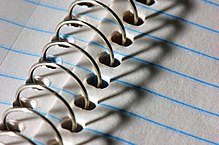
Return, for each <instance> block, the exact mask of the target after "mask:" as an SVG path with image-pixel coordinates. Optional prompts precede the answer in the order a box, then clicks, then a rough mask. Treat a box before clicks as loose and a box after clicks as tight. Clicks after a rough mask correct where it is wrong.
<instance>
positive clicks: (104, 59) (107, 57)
mask: <svg viewBox="0 0 219 145" xmlns="http://www.w3.org/2000/svg"><path fill="white" fill-rule="evenodd" d="M99 61H100V63H102V64H104V65H106V66H109V67H117V66H119V65H120V61H119V60H118V59H116V58H115V61H114V63H113V65H112V66H110V55H109V54H108V53H106V52H102V53H101V54H100V57H99Z"/></svg>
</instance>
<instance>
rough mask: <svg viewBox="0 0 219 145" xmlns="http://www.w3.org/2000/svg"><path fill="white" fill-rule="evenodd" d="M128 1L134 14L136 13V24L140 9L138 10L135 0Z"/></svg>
mask: <svg viewBox="0 0 219 145" xmlns="http://www.w3.org/2000/svg"><path fill="white" fill-rule="evenodd" d="M128 1H129V4H130V6H131V8H132V11H133V15H134V24H135V25H136V24H137V23H138V10H137V8H136V6H135V3H134V1H133V0H128Z"/></svg>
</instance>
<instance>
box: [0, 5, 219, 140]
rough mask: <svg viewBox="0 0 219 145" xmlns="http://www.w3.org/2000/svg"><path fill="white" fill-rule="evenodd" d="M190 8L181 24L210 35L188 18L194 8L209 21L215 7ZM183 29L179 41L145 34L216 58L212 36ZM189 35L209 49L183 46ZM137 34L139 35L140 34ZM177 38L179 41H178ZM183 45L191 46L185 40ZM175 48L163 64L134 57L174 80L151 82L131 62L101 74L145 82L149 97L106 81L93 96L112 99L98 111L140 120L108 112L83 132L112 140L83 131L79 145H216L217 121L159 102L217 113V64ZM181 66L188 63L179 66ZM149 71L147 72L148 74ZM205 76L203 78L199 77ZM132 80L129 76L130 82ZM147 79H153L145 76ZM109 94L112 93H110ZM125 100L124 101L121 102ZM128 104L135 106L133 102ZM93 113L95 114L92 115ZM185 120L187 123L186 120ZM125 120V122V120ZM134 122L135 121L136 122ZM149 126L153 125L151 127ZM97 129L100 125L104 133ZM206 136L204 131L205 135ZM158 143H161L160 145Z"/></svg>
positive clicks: (138, 65) (198, 45)
mask: <svg viewBox="0 0 219 145" xmlns="http://www.w3.org/2000/svg"><path fill="white" fill-rule="evenodd" d="M159 3H161V2H159ZM159 3H157V4H156V5H154V6H152V7H151V8H155V9H157V10H162V8H161V7H160V6H161V5H162V7H164V8H165V6H167V7H168V6H169V5H168V4H170V5H172V4H171V3H167V4H160V5H158V4H159ZM176 3H177V2H176ZM194 3H195V4H193V5H195V6H196V8H193V9H192V10H193V11H194V12H191V13H192V14H188V15H186V16H184V18H185V19H186V20H187V19H188V20H190V21H191V22H193V21H195V22H196V21H197V23H200V24H202V25H204V26H207V27H209V28H212V29H213V28H214V27H215V25H214V24H215V23H214V22H212V23H210V24H206V23H207V22H209V19H207V18H209V17H206V19H207V20H205V21H204V19H203V20H202V19H201V20H202V21H203V22H202V21H198V18H197V19H195V18H194V19H193V17H192V15H195V14H197V15H199V14H200V11H199V10H200V9H199V7H198V6H200V7H204V8H206V9H205V10H206V11H209V13H208V14H209V15H211V18H212V17H213V16H214V15H215V13H213V12H214V11H215V7H211V6H210V5H208V4H207V3H201V2H200V1H195V2H194ZM116 4H118V3H115V5H116ZM115 5H114V4H113V5H111V7H112V8H113V7H116V6H115ZM59 6H60V5H58V6H57V7H59ZM177 6H178V5H176V6H175V7H174V8H177ZM179 7H180V6H179ZM139 9H140V8H139ZM140 10H141V9H140ZM172 11H174V12H177V11H180V12H181V11H183V10H174V9H172ZM211 11H212V13H210V12H211ZM145 12H148V15H150V11H146V10H144V9H143V10H142V13H143V15H144V14H145ZM152 12H153V11H152ZM152 12H151V14H154V13H152ZM165 12H168V14H169V13H170V14H174V15H176V16H178V15H177V14H178V13H174V12H171V11H165ZM188 12H189V11H188ZM195 12H196V13H195ZM183 13H185V10H184V11H183ZM145 15H147V14H145ZM120 16H121V15H120ZM165 16H166V15H159V16H156V17H154V19H152V18H153V17H152V18H151V20H150V19H148V24H149V25H150V22H153V20H154V21H156V19H157V21H159V22H160V23H162V21H161V20H163V19H165V18H166V17H165ZM202 16H203V15H202ZM180 17H181V16H180ZM155 18H156V19H155ZM215 18H216V16H215ZM160 19H161V20H160ZM213 20H215V21H216V20H217V19H213ZM167 22H168V21H167ZM180 22H181V21H180ZM155 24H156V23H153V24H151V25H150V26H149V25H148V27H147V29H144V30H145V31H146V30H151V27H152V28H153V27H154V26H155ZM170 24H171V23H170ZM182 24H184V22H182ZM145 25H146V24H145ZM104 26H105V23H103V25H101V26H100V29H103V31H104V32H105V33H106V34H107V32H106V29H105V28H101V27H104ZM112 26H113V25H112ZM142 27H143V26H142ZM185 27H186V28H185V29H188V30H184V32H186V33H180V34H181V35H179V34H177V36H175V37H174V39H173V40H172V39H171V38H169V37H168V36H170V35H167V34H168V33H167V34H166V31H167V32H169V31H170V30H169V31H168V30H165V29H167V28H163V29H164V30H163V29H158V30H157V31H155V32H154V33H149V34H153V35H152V36H157V37H158V36H159V37H158V38H164V39H165V40H166V39H167V40H169V41H170V40H171V41H170V42H172V41H174V44H180V47H179V48H181V49H182V47H181V45H182V46H186V47H188V48H193V49H194V50H196V49H197V51H200V52H203V53H206V54H209V55H212V56H214V57H217V56H218V55H217V54H218V51H217V49H216V48H217V45H218V44H217V43H216V41H214V40H216V38H217V37H216V36H217V35H216V36H215V34H214V33H213V34H212V33H209V31H207V32H205V31H206V30H202V29H201V28H199V27H198V28H197V27H196V26H193V25H191V26H190V24H186V26H185ZM112 28H114V27H112ZM116 28H117V27H115V29H116ZM117 29H118V28H117ZM134 29H137V28H135V27H134ZM141 29H143V28H141ZM193 29H194V30H196V31H194V32H196V33H198V32H199V33H204V34H202V35H198V34H196V35H195V34H193V35H192V34H190V35H191V36H190V37H189V38H194V36H196V37H195V38H194V39H196V38H197V36H199V38H206V37H201V36H203V35H204V36H208V37H207V38H209V37H210V38H211V40H212V41H213V42H212V43H211V44H212V45H209V44H208V43H199V42H204V41H205V39H202V41H200V40H199V41H197V42H195V41H194V42H193V41H185V40H184V39H186V36H187V35H186V34H188V33H189V32H190V33H192V32H193ZM200 29H201V30H200ZM214 29H215V28H214ZM113 30H114V29H113ZM137 30H140V28H139V29H137ZM177 30H178V29H177ZM163 31H164V32H165V33H164V32H163ZM146 32H148V31H146ZM171 32H172V31H171ZM174 32H175V31H174ZM130 33H131V32H130ZM169 33H170V32H169ZM172 33H173V32H172ZM172 33H171V34H172ZM177 33H179V32H177ZM131 34H132V33H131ZM165 34H166V35H165ZM132 35H133V36H136V34H135V33H133V34H132ZM188 35H189V34H188ZM183 36H184V37H183ZM181 37H182V38H184V39H182V38H181ZM152 38H154V37H152ZM197 39H198V38H197ZM137 40H138V41H136V42H135V43H139V45H140V44H145V42H148V43H149V44H150V43H155V44H156V43H158V42H156V41H154V40H153V39H152V40H151V38H147V39H146V38H141V39H137ZM188 40H191V39H188ZM151 41H152V42H151ZM206 41H207V40H206ZM189 42H190V43H189ZM100 43H101V42H100ZM149 44H147V45H149ZM169 44H172V43H167V44H166V41H165V44H164V46H165V48H166V47H168V48H169V47H170V46H169ZM147 45H146V46H144V47H139V48H138V47H137V48H136V47H135V48H134V49H131V46H130V49H129V51H130V52H129V51H127V50H124V52H123V51H121V49H119V47H118V48H115V46H114V48H115V49H116V50H115V51H118V52H122V53H125V54H128V55H129V54H135V53H136V52H139V51H138V49H139V50H140V51H141V50H142V51H144V50H145V47H146V48H147V47H148V46H147ZM166 45H167V46H166ZM133 46H134V44H133ZM152 46H153V47H157V48H158V49H159V47H161V46H160V44H159V43H158V44H157V45H152ZM162 46H163V45H162ZM171 46H172V45H171ZM175 46H176V45H173V46H172V47H173V48H171V49H173V51H172V52H171V54H168V55H167V57H164V58H163V59H161V58H162V57H161V58H160V57H159V55H158V57H155V56H157V54H156V53H159V51H156V50H154V51H153V50H151V51H152V52H150V53H152V54H153V55H152V54H150V53H149V54H150V55H149V54H148V53H143V52H142V51H141V53H140V54H139V55H137V56H136V57H138V58H140V59H146V61H150V62H152V64H151V63H149V65H152V66H157V65H154V64H159V66H160V65H161V66H165V67H167V68H170V69H171V70H177V72H180V73H182V74H184V75H181V74H177V73H175V74H173V73H171V71H169V72H166V70H167V69H162V70H161V71H160V72H159V73H158V74H159V75H156V77H152V78H153V79H152V78H149V77H147V76H146V77H145V73H146V72H148V70H147V67H144V66H145V65H142V64H141V63H139V62H135V61H134V60H131V58H129V59H128V58H126V59H124V60H123V62H122V64H121V66H119V67H118V68H116V69H115V71H114V72H113V74H110V75H109V73H107V72H104V73H105V75H106V76H107V75H109V76H111V77H112V78H114V77H116V76H123V77H120V78H119V79H120V80H122V81H124V80H125V81H126V82H128V83H131V84H134V85H137V86H143V87H145V86H144V85H145V84H144V83H145V82H146V87H147V88H149V89H150V90H153V92H151V91H149V90H148V91H147V92H148V93H147V96H146V98H147V99H148V100H146V102H145V99H144V98H145V91H144V89H140V90H139V89H134V88H131V89H130V88H129V87H127V88H125V87H124V85H123V84H121V85H120V84H116V83H118V82H116V80H117V79H116V80H115V81H112V83H111V84H110V86H109V87H108V88H107V89H105V90H108V91H109V92H107V91H104V95H100V94H98V93H97V94H98V96H97V97H99V96H102V97H103V98H107V96H110V95H108V94H115V97H113V98H112V99H108V100H106V101H103V102H102V103H104V104H103V105H105V106H107V105H106V104H108V105H111V106H116V105H117V106H116V107H118V108H123V109H124V110H128V111H130V112H132V113H136V114H139V115H141V116H138V115H136V114H135V115H134V116H136V118H135V117H126V118H125V116H126V115H124V116H122V117H120V113H117V111H118V109H117V108H114V110H116V109H117V111H116V113H115V114H112V115H111V116H110V115H106V116H107V117H103V119H100V121H96V122H94V123H93V124H90V125H88V127H89V128H94V129H95V130H97V131H99V133H101V132H103V133H105V134H102V135H113V136H108V137H105V136H99V138H98V139H96V138H95V137H96V134H95V133H91V132H89V130H87V131H84V132H81V133H80V134H82V135H83V136H85V137H87V138H88V139H87V138H83V139H84V140H85V141H86V139H87V140H88V141H89V140H92V138H94V139H93V140H92V141H93V142H92V141H91V142H88V143H94V144H95V143H100V141H102V142H104V143H107V142H112V141H113V142H116V143H118V144H122V143H127V142H124V140H125V141H126V140H128V141H130V142H128V143H139V144H140V143H142V142H143V143H142V144H144V143H145V142H146V141H148V144H153V143H154V144H157V143H158V141H160V143H161V144H170V143H175V142H176V141H178V142H179V143H181V144H189V143H193V144H195V143H196V144H206V141H207V140H209V141H212V142H213V143H215V144H216V142H217V140H216V139H217V138H218V137H217V135H215V134H216V131H215V130H216V129H217V126H218V125H217V124H216V122H217V117H214V116H211V115H207V114H205V113H200V112H198V111H196V110H197V109H194V110H193V109H188V108H186V107H185V108H184V106H185V105H184V106H180V105H177V102H175V103H172V102H171V101H170V102H169V101H166V100H162V98H165V96H167V97H171V98H174V99H177V100H180V101H181V102H182V101H184V102H186V103H189V104H192V105H194V106H195V105H196V106H198V107H199V108H201V109H202V108H204V109H205V110H209V111H210V112H217V109H218V108H217V100H216V94H217V87H216V88H215V87H213V86H214V84H217V79H215V78H217V76H216V74H217V72H218V69H217V67H216V66H217V65H216V63H217V62H215V61H209V60H208V59H206V58H205V59H204V58H202V57H201V56H196V55H193V53H191V54H190V52H189V53H186V52H184V50H181V49H179V48H178V47H177V48H175ZM88 48H89V47H88ZM162 48H163V47H162ZM206 48H209V49H210V48H211V49H210V50H209V49H206ZM117 49H118V50H117ZM136 49H137V50H136ZM208 50H209V51H208ZM212 50H214V51H212ZM148 51H149V50H148ZM214 52H216V53H214ZM179 53H181V54H179ZM184 53H185V54H184ZM178 54H179V55H178ZM145 55H146V56H147V57H146V56H145ZM184 55H185V56H187V55H188V56H190V57H188V56H187V57H185V56H184ZM183 56H184V57H183ZM181 57H182V58H181ZM199 57H200V58H199ZM156 58H157V59H158V60H157V59H156ZM180 58H181V59H180ZM185 58H186V59H185ZM32 59H33V58H32ZM154 59H155V60H154ZM82 60H84V59H82ZM171 60H172V61H171ZM176 60H177V61H176ZM185 60H186V61H188V62H186V63H185ZM197 61H198V62H199V61H201V62H202V61H203V63H200V64H199V63H198V62H197ZM173 62H174V63H173ZM79 64H80V63H79ZM181 64H183V65H181ZM202 64H208V65H203V66H202ZM210 64H212V65H210ZM133 66H134V68H133ZM197 66H199V67H197ZM210 66H212V67H210ZM120 68H121V69H120ZM122 68H126V69H122ZM136 68H139V72H136V71H135V70H138V69H136ZM149 68H150V66H149ZM158 68H159V69H160V68H162V67H158ZM215 68H216V69H215ZM155 69H156V67H155ZM7 70H9V71H10V69H7ZM152 70H153V68H152ZM207 70H209V71H208V72H207ZM75 71H77V70H75ZM149 72H150V71H149ZM149 72H148V73H149ZM152 72H153V73H155V72H156V71H154V70H153V71H152ZM126 73H127V75H121V74H126ZM142 73H143V74H142ZM155 74H156V73H155ZM203 74H204V75H203ZM205 74H207V75H205ZM147 75H148V74H147ZM185 75H188V76H192V78H197V79H199V80H204V81H205V82H210V83H209V84H207V83H202V84H205V85H203V86H202V85H201V84H199V83H197V82H195V81H194V80H195V79H191V78H190V77H187V78H184V76H185ZM132 76H134V79H133V77H132ZM135 76H143V77H140V78H137V77H135ZM149 76H150V75H149ZM151 76H153V75H151ZM178 76H179V77H178ZM189 78H190V79H189ZM139 79H140V80H139ZM145 79H146V81H145V82H144V81H143V83H141V82H142V80H145ZM148 79H149V80H148ZM136 82H137V83H136ZM148 82H149V83H148ZM198 82H200V81H198ZM190 83H191V84H190ZM185 84H186V85H185ZM212 84H213V85H212ZM206 85H207V86H206ZM209 86H210V87H209ZM89 89H92V88H89ZM120 89H121V90H122V91H121V90H120ZM127 89H130V91H127ZM112 90H113V91H114V92H115V93H114V92H112ZM200 90H201V91H200ZM141 91H142V92H141ZM100 92H102V93H103V91H100ZM117 92H122V93H117ZM123 92H124V93H123ZM94 93H95V92H94ZM3 94H4V93H3ZM117 94H119V95H117ZM160 94H164V95H165V96H163V97H162V98H159V97H156V96H162V95H160ZM127 96H128V97H129V98H128V97H127ZM139 96H140V97H141V96H142V98H143V99H139V98H140V97H139ZM188 96H189V97H188ZM190 96H191V97H190ZM197 96H198V97H197ZM206 96H207V97H206ZM125 97H126V98H127V99H124V98H125ZM133 98H134V99H133ZM136 98H137V99H136ZM191 98H192V99H191ZM132 99H133V100H134V101H136V102H134V101H133V100H132ZM138 99H139V100H138ZM99 100H101V98H99ZM118 100H119V101H118ZM120 101H121V102H120ZM126 101H127V102H126ZM206 103H207V104H206ZM214 103H215V104H214ZM170 104H171V105H170ZM211 104H212V105H211ZM126 105H127V107H124V106H126ZM145 106H147V108H145ZM161 106H162V107H161ZM98 110H99V112H100V113H98ZM111 110H113V109H108V108H104V107H101V106H98V108H97V109H96V110H94V111H93V112H91V113H89V114H90V115H91V116H93V118H94V119H96V118H98V116H102V114H107V112H110V111H111ZM121 112H125V113H127V112H126V111H123V110H121ZM202 112H203V111H202ZM92 113H93V114H92ZM101 113H102V114H101ZM125 113H124V114H125ZM132 113H129V112H128V114H131V115H133V114H132ZM86 114H87V113H86ZM208 114H209V113H208ZM210 114H213V113H210ZM95 115H96V116H95ZM103 116H104V115H103ZM115 116H117V117H115ZM127 116H129V115H127ZM142 116H143V117H144V118H143V117H142ZM187 117H188V118H189V119H187ZM93 118H91V119H90V120H92V119H93ZM127 118H129V119H127ZM139 118H140V120H141V121H139ZM184 118H186V119H184ZM86 119H87V118H86ZM90 120H87V122H89V121H90ZM119 120H120V123H118V122H119ZM129 120H131V121H129ZM145 120H146V121H149V122H152V123H147V122H146V123H145V122H144V121H145ZM182 120H183V121H184V122H183V121H182ZM153 121H155V122H153ZM115 122H117V123H118V126H116V127H114V129H112V126H110V125H117V124H116V123H115ZM111 123H112V124H111ZM101 124H103V125H104V127H105V128H104V127H103V125H101ZM165 125H167V126H165ZM127 126H128V127H127ZM136 126H137V127H136ZM197 126H198V127H197ZM165 127H166V128H168V127H172V131H167V130H166V129H165ZM204 127H206V129H203V128H204ZM139 128H141V130H139ZM174 129H179V130H180V131H185V132H187V133H191V134H192V135H193V134H194V135H195V136H192V137H191V135H189V134H186V133H182V132H180V133H179V131H178V132H177V131H175V132H174V131H173V130H174ZM208 131H210V133H209V132H208ZM96 133H97V134H98V132H96ZM126 133H127V134H126ZM133 134H134V135H133ZM68 135H69V134H68ZM75 136H76V137H77V135H75ZM169 136H171V138H170V139H169ZM188 136H189V137H188ZM66 137H68V136H66ZM76 137H75V138H76ZM79 137H80V136H79ZM113 137H119V139H121V138H122V139H124V140H122V141H121V140H119V139H118V138H113ZM110 138H113V139H112V140H108V139H110ZM142 138H143V139H142ZM165 139H166V140H165ZM203 139H204V141H203ZM205 139H206V140H205ZM164 140H165V142H164ZM138 141H139V142H138ZM140 141H142V142H140ZM178 142H176V143H178ZM212 142H208V143H212Z"/></svg>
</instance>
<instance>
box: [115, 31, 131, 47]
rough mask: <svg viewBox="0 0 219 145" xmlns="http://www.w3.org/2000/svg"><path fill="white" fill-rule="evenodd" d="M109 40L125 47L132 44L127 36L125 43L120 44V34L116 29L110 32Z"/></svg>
mask: <svg viewBox="0 0 219 145" xmlns="http://www.w3.org/2000/svg"><path fill="white" fill-rule="evenodd" d="M111 41H112V42H114V43H116V44H119V45H122V46H125V47H127V46H129V45H131V44H132V40H131V39H129V38H126V42H125V44H122V34H121V33H119V32H118V31H115V32H113V33H112V35H111Z"/></svg>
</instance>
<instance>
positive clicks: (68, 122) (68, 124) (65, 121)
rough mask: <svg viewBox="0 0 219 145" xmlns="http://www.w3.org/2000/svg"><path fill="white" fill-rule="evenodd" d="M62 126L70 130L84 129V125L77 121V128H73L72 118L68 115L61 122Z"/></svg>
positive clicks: (78, 130)
mask: <svg viewBox="0 0 219 145" xmlns="http://www.w3.org/2000/svg"><path fill="white" fill-rule="evenodd" d="M61 127H62V128H63V129H66V130H68V131H70V132H80V131H81V130H83V127H82V126H81V125H80V124H78V123H77V128H76V129H75V130H72V120H71V118H68V117H66V118H64V119H63V121H62V123H61Z"/></svg>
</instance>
